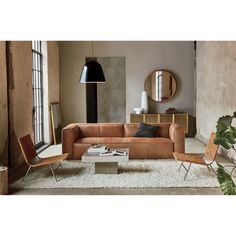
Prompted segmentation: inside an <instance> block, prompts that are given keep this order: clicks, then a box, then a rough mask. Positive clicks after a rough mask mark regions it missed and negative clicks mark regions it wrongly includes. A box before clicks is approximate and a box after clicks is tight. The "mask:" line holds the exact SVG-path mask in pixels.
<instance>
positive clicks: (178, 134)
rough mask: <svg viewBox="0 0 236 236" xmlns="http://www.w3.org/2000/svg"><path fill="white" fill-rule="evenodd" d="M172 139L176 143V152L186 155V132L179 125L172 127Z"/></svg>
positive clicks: (173, 124) (170, 131) (172, 125)
mask: <svg viewBox="0 0 236 236" xmlns="http://www.w3.org/2000/svg"><path fill="white" fill-rule="evenodd" d="M169 133H170V139H171V140H172V141H173V142H174V152H178V153H185V130H184V127H182V126H180V125H179V124H176V123H172V124H171V125H170V130H169Z"/></svg>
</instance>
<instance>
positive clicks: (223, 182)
mask: <svg viewBox="0 0 236 236" xmlns="http://www.w3.org/2000/svg"><path fill="white" fill-rule="evenodd" d="M217 165H218V169H217V179H218V182H219V184H220V187H221V190H222V192H223V193H224V195H236V186H235V184H234V182H233V180H232V178H231V176H230V175H229V174H228V173H227V172H226V171H225V170H224V167H223V166H222V165H220V164H219V163H217Z"/></svg>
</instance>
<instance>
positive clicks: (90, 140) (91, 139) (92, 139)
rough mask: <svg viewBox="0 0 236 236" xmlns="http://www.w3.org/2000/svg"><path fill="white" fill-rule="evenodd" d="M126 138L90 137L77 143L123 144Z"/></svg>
mask: <svg viewBox="0 0 236 236" xmlns="http://www.w3.org/2000/svg"><path fill="white" fill-rule="evenodd" d="M123 139H124V138H117V137H88V138H80V139H78V140H77V141H76V142H75V144H76V143H83V144H106V143H122V142H123V141H122V140H123Z"/></svg>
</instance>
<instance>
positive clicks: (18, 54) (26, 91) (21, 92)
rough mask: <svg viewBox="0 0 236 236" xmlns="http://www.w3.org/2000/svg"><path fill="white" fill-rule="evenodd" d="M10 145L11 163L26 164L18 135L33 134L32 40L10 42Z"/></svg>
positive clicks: (13, 164)
mask: <svg viewBox="0 0 236 236" xmlns="http://www.w3.org/2000/svg"><path fill="white" fill-rule="evenodd" d="M10 54H11V71H12V72H11V74H12V76H11V77H9V78H8V80H9V82H10V88H9V89H10V90H9V95H10V134H11V137H10V146H11V165H12V166H13V167H14V168H17V167H19V166H21V165H23V164H25V162H24V159H23V156H22V153H21V151H20V147H19V145H18V142H17V137H21V136H23V135H25V134H28V133H29V134H31V135H32V134H33V128H32V56H31V42H30V41H28V42H23V41H21V42H19V41H17V42H10Z"/></svg>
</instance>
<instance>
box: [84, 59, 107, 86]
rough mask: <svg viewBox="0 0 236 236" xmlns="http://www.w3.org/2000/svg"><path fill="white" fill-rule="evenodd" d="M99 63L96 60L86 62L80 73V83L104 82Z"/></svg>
mask: <svg viewBox="0 0 236 236" xmlns="http://www.w3.org/2000/svg"><path fill="white" fill-rule="evenodd" d="M105 82H106V80H105V77H104V74H103V70H102V67H101V65H100V64H99V63H98V62H97V61H90V62H87V63H86V64H85V65H84V66H83V69H82V72H81V75H80V83H105Z"/></svg>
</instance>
